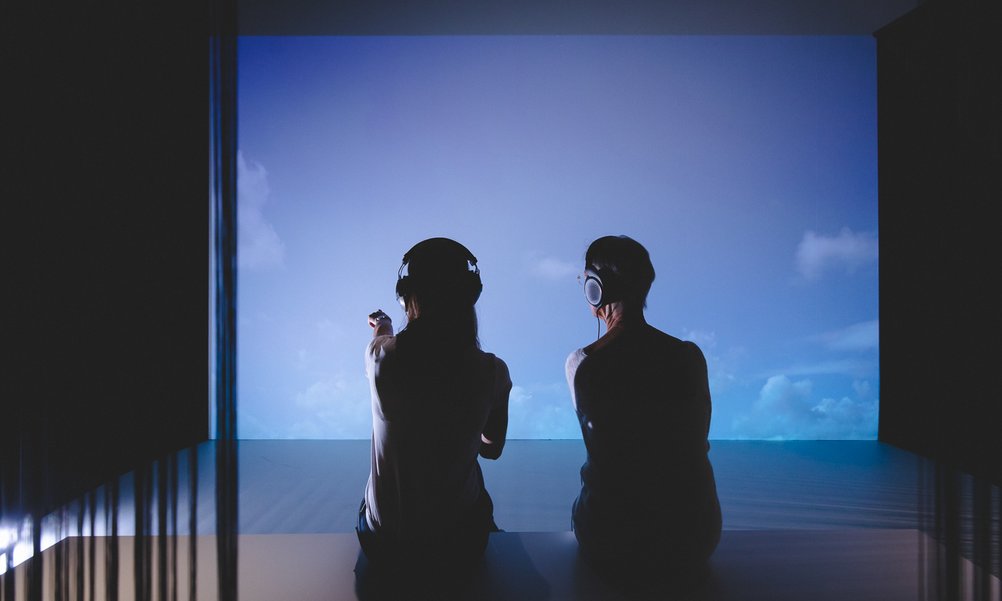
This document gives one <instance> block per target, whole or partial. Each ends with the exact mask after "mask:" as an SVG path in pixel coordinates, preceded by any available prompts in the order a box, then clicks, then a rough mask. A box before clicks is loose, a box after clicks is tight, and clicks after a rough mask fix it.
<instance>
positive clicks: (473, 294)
mask: <svg viewBox="0 0 1002 601" xmlns="http://www.w3.org/2000/svg"><path fill="white" fill-rule="evenodd" d="M469 274H470V275H469V276H467V277H469V280H470V286H469V287H470V298H471V302H470V304H471V305H475V304H476V303H477V301H478V300H480V293H481V292H483V290H484V283H483V281H481V279H480V274H479V273H476V272H474V271H471V272H469Z"/></svg>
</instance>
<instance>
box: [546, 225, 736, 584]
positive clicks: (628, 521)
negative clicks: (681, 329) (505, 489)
mask: <svg viewBox="0 0 1002 601" xmlns="http://www.w3.org/2000/svg"><path fill="white" fill-rule="evenodd" d="M585 262H586V270H585V277H584V282H583V283H584V292H585V297H586V299H587V300H588V302H589V304H590V305H591V306H592V314H593V315H595V316H596V317H598V318H600V319H604V320H605V322H606V325H607V328H608V331H607V333H606V334H605V335H604V336H602V337H601V338H600V339H599V340H597V341H595V342H594V343H592V344H591V345H589V346H587V347H585V348H582V349H578V350H576V351H574V352H573V353H571V355H570V356H569V357H568V359H567V364H566V372H567V380H568V385H569V387H570V389H571V392H572V398H573V400H574V405H575V410H576V413H577V416H578V419H579V421H580V425H581V433H582V437H583V438H584V442H585V448H586V451H587V460H586V462H585V464H584V465H583V466H582V468H581V492H580V494H579V495H578V497H577V499H576V500H575V502H574V506H573V509H572V525H573V528H574V533H575V536H576V537H577V539H578V542H579V545H580V548H581V550H582V552H583V554H584V555H585V556H586V557H587V558H588V559H590V560H592V561H594V562H595V563H597V564H600V565H604V566H609V567H613V568H617V569H618V568H622V569H626V570H628V571H630V572H631V573H640V572H643V571H645V570H667V569H670V568H672V567H678V568H681V569H687V568H688V567H690V566H694V565H702V564H703V563H705V560H706V559H707V558H708V557H709V556H710V555H711V554H712V553H713V551H714V549H715V548H716V545H717V543H718V541H719V538H720V528H721V514H720V503H719V500H718V498H717V491H716V482H715V480H714V475H713V468H712V466H711V464H710V461H709V457H708V451H709V443H708V440H707V436H708V433H709V426H710V416H711V402H710V392H709V384H708V378H707V369H706V361H705V359H704V357H703V353H702V351H700V349H699V347H698V346H696V344H694V343H692V342H685V341H682V340H679V339H678V338H675V337H673V336H670V335H668V334H666V333H664V332H662V331H660V330H658V329H656V328H654V327H652V326H650V325H649V324H647V322H646V320H645V319H644V315H643V309H644V306H645V304H646V297H647V293H648V291H649V289H650V285H651V282H653V280H654V268H653V266H652V265H651V263H650V258H649V256H648V254H647V251H646V249H644V248H643V247H642V246H641V245H640V244H639V243H637V242H636V241H634V240H632V239H630V238H627V237H625V236H619V237H613V236H607V237H604V238H600V239H598V240H596V241H595V242H593V243H592V245H591V246H589V249H588V252H587V254H586V260H585Z"/></svg>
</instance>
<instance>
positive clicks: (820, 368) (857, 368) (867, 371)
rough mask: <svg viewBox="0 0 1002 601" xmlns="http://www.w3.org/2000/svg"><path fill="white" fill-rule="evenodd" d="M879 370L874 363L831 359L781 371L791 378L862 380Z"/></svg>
mask: <svg viewBox="0 0 1002 601" xmlns="http://www.w3.org/2000/svg"><path fill="white" fill-rule="evenodd" d="M877 368H878V366H877V363H876V362H874V361H864V360H860V359H830V360H828V361H818V362H816V363H798V364H795V365H790V366H788V367H785V368H783V369H781V370H779V371H780V372H781V373H784V374H787V375H790V376H822V375H842V376H851V377H856V378H861V377H866V376H870V375H872V374H873V373H874V372H875V371H876V370H877Z"/></svg>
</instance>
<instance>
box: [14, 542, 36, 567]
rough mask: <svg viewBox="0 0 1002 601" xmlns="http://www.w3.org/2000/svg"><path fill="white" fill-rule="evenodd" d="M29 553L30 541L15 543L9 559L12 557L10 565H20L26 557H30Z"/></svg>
mask: <svg viewBox="0 0 1002 601" xmlns="http://www.w3.org/2000/svg"><path fill="white" fill-rule="evenodd" d="M31 555H32V553H31V544H30V543H24V542H22V543H17V544H16V545H14V550H13V552H12V553H11V559H12V561H11V565H13V566H17V565H20V564H22V563H24V562H25V561H27V560H28V559H30V558H31Z"/></svg>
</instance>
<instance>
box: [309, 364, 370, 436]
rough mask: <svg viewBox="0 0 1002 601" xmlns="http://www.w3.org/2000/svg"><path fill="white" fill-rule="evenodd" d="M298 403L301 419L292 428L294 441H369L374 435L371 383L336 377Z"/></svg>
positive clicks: (320, 383) (315, 386) (319, 384)
mask: <svg viewBox="0 0 1002 601" xmlns="http://www.w3.org/2000/svg"><path fill="white" fill-rule="evenodd" d="M294 400H295V406H296V408H297V409H298V411H297V413H298V414H299V416H300V419H298V420H297V421H296V422H295V423H293V425H292V427H291V428H290V434H289V435H290V436H292V437H309V438H368V437H369V436H370V435H371V434H372V408H371V407H372V406H371V404H370V400H369V383H368V380H366V379H365V377H363V376H359V377H357V378H348V377H346V376H345V375H344V374H335V375H334V376H332V377H329V378H326V379H323V380H319V381H317V382H314V383H313V384H312V385H310V386H309V387H308V388H307V389H306V390H304V391H302V392H300V393H298V394H296V396H295V399H294Z"/></svg>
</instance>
